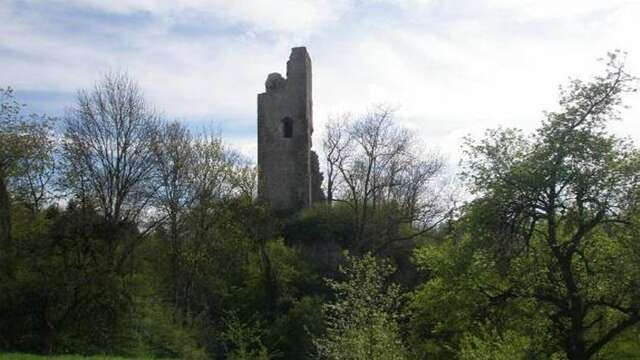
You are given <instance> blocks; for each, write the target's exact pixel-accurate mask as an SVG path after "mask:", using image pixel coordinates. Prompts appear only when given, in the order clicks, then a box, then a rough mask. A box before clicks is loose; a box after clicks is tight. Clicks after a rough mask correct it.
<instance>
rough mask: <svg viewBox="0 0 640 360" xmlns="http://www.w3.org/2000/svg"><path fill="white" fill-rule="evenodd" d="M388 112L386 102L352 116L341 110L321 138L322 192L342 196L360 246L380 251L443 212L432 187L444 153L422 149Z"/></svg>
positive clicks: (418, 230) (336, 198)
mask: <svg viewBox="0 0 640 360" xmlns="http://www.w3.org/2000/svg"><path fill="white" fill-rule="evenodd" d="M393 116H394V113H393V110H392V109H390V108H389V107H386V106H377V107H375V108H374V109H373V110H371V111H369V112H368V113H366V114H364V115H363V116H360V117H357V118H356V119H352V118H351V116H349V115H343V116H341V117H338V118H337V119H338V120H335V119H334V120H333V121H330V122H329V124H328V125H327V134H326V138H325V140H324V142H323V145H324V150H325V156H326V161H327V173H328V186H327V190H328V191H327V193H328V194H329V193H330V194H331V199H332V201H340V202H345V203H347V204H348V206H350V207H351V209H352V210H353V214H354V218H355V223H356V226H357V229H356V230H357V231H356V241H357V243H358V244H357V245H358V246H359V247H361V248H362V249H373V250H374V251H379V250H382V249H383V248H385V247H387V246H389V245H390V244H392V243H394V242H397V241H402V240H408V239H412V238H414V237H415V236H418V235H420V234H423V233H425V232H426V231H428V230H430V229H432V228H433V227H434V226H435V225H437V224H438V223H440V222H441V221H443V220H444V219H445V217H446V216H445V215H446V214H447V213H448V208H447V206H446V205H445V204H444V202H443V201H442V199H441V198H440V195H441V194H440V193H439V190H440V189H438V190H436V189H435V188H437V187H439V184H438V182H437V180H438V179H439V178H440V175H441V174H442V171H443V168H444V161H443V159H442V158H441V157H440V156H439V155H437V154H435V153H430V152H425V151H424V150H423V148H422V147H420V143H419V141H418V140H417V138H416V137H415V135H414V134H412V133H411V132H410V131H408V130H407V129H405V128H403V127H400V126H397V125H396V124H395V123H394V117H393ZM329 188H330V190H329ZM336 190H337V191H336ZM403 225H406V226H404V228H409V229H410V231H407V230H406V229H405V230H403V229H402V228H403ZM374 243H375V244H374Z"/></svg>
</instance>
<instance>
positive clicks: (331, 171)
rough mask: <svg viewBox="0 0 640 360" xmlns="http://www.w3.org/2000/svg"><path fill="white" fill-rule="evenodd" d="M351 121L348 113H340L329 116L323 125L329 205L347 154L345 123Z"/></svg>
mask: <svg viewBox="0 0 640 360" xmlns="http://www.w3.org/2000/svg"><path fill="white" fill-rule="evenodd" d="M350 122H351V115H350V114H342V115H339V116H336V117H332V118H329V121H328V122H327V124H326V125H325V132H326V133H325V138H324V139H323V140H322V149H323V151H324V155H325V160H326V171H327V204H329V206H331V205H332V204H333V200H334V192H335V191H336V190H337V189H336V186H338V184H339V183H338V175H339V170H338V169H339V168H340V167H341V166H342V162H343V161H344V159H345V157H346V155H347V154H345V150H346V149H347V147H348V145H349V134H347V132H346V128H345V126H344V124H345V123H350Z"/></svg>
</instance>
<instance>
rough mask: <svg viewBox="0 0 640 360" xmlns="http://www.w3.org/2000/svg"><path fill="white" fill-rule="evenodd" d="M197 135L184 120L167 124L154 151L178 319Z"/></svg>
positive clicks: (192, 193)
mask: <svg viewBox="0 0 640 360" xmlns="http://www.w3.org/2000/svg"><path fill="white" fill-rule="evenodd" d="M192 142H193V138H192V137H191V134H190V133H189V131H188V130H187V129H186V128H185V127H184V126H182V125H180V123H178V122H173V123H166V124H163V125H162V127H161V128H160V131H159V136H158V141H157V142H156V144H154V152H155V155H156V161H157V166H158V169H157V171H158V177H159V180H160V187H159V189H158V192H157V194H156V198H157V205H158V207H159V209H160V211H162V213H163V214H164V217H165V218H166V219H167V220H166V223H167V225H168V229H167V231H166V234H167V237H168V243H169V245H170V248H171V278H172V280H171V281H172V288H173V289H172V293H173V304H174V318H175V315H176V312H177V306H178V298H179V291H180V290H179V289H180V276H181V273H182V271H181V269H180V268H181V265H182V262H181V256H182V247H183V244H182V243H183V241H184V236H183V235H184V232H185V229H184V226H183V224H184V216H185V215H186V214H187V211H188V209H189V207H190V205H191V204H192V203H193V201H194V191H193V183H194V182H193V167H194V165H195V163H196V158H195V156H194V149H193V144H192Z"/></svg>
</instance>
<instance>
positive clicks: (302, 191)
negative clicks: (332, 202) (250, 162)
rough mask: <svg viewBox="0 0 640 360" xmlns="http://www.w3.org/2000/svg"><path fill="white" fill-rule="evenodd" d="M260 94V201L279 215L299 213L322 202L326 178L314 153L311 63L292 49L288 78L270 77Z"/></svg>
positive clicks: (300, 51)
mask: <svg viewBox="0 0 640 360" xmlns="http://www.w3.org/2000/svg"><path fill="white" fill-rule="evenodd" d="M265 88H266V91H265V92H264V93H262V94H258V198H259V199H260V200H261V201H264V202H266V203H267V204H268V205H269V206H270V207H271V208H272V209H273V210H275V211H297V210H301V209H304V208H306V207H309V206H310V205H311V204H312V203H313V202H315V201H319V200H321V199H322V197H323V196H322V191H321V190H320V184H321V183H322V176H321V174H320V173H319V169H318V160H317V156H316V154H315V153H314V152H313V151H311V136H312V134H313V111H312V99H311V59H310V58H309V54H308V53H307V49H306V48H304V47H296V48H293V49H292V50H291V56H289V61H288V62H287V78H286V79H285V78H283V77H282V75H280V74H279V73H271V74H269V76H268V77H267V81H266V83H265Z"/></svg>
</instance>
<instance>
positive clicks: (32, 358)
mask: <svg viewBox="0 0 640 360" xmlns="http://www.w3.org/2000/svg"><path fill="white" fill-rule="evenodd" d="M0 359H3V360H154V359H161V358H155V357H147V356H142V357H135V358H124V357H119V356H115V357H114V356H101V355H95V356H81V355H56V356H40V355H31V354H18V353H4V354H3V353H0Z"/></svg>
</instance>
